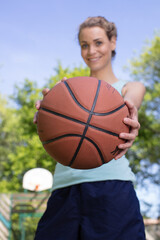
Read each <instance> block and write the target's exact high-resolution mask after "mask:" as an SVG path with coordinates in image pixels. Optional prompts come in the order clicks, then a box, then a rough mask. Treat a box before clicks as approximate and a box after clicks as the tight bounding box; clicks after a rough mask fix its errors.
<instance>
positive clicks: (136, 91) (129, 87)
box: [122, 82, 145, 109]
mask: <svg viewBox="0 0 160 240" xmlns="http://www.w3.org/2000/svg"><path fill="white" fill-rule="evenodd" d="M144 94H145V86H144V85H143V84H142V83H140V82H129V83H127V84H126V85H125V86H124V87H123V89H122V96H123V97H124V100H125V101H126V100H127V101H129V102H130V103H132V104H133V105H134V106H135V107H136V108H137V109H139V108H140V106H141V103H142V101H143V98H144Z"/></svg>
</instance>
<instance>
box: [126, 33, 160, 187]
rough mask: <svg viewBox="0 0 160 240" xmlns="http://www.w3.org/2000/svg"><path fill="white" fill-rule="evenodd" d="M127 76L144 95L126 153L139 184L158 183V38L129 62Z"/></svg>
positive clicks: (159, 171) (159, 39) (159, 69)
mask: <svg viewBox="0 0 160 240" xmlns="http://www.w3.org/2000/svg"><path fill="white" fill-rule="evenodd" d="M130 66H131V68H130V72H131V77H132V79H133V80H137V81H143V82H144V84H145V85H146V90H147V91H146V95H145V97H144V102H143V104H142V107H141V108H140V110H139V120H140V124H141V129H140V132H139V137H138V138H137V140H136V142H135V143H134V145H133V147H132V149H130V150H129V151H128V157H129V159H130V160H131V163H132V168H133V169H134V171H136V173H137V179H138V183H139V184H144V183H145V180H146V179H148V180H149V181H150V182H151V183H153V184H155V185H157V186H159V184H160V148H159V144H160V36H159V35H155V36H154V38H153V39H152V41H150V42H148V43H147V45H146V47H145V48H143V50H142V52H141V54H140V56H139V57H136V58H134V59H132V60H131V65H130Z"/></svg>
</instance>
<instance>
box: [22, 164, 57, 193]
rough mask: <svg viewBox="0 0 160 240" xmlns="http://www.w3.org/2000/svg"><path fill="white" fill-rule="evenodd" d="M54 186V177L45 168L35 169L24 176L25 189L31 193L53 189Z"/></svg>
mask: <svg viewBox="0 0 160 240" xmlns="http://www.w3.org/2000/svg"><path fill="white" fill-rule="evenodd" d="M52 185H53V176H52V174H51V172H49V171H48V170H47V169H44V168H33V169H31V170H29V171H27V172H26V173H25V174H24V176H23V188H24V189H27V190H30V191H35V192H40V191H44V190H47V189H51V188H52Z"/></svg>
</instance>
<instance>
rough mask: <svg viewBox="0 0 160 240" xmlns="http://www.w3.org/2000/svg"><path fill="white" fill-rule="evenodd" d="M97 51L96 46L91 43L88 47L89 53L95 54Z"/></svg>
mask: <svg viewBox="0 0 160 240" xmlns="http://www.w3.org/2000/svg"><path fill="white" fill-rule="evenodd" d="M95 53H96V48H95V46H92V45H90V46H89V48H88V55H94V54H95Z"/></svg>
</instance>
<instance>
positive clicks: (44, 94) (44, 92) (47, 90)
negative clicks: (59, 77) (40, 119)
mask: <svg viewBox="0 0 160 240" xmlns="http://www.w3.org/2000/svg"><path fill="white" fill-rule="evenodd" d="M48 92H49V88H44V89H43V90H42V94H43V96H46V95H47V93H48Z"/></svg>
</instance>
